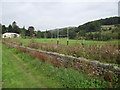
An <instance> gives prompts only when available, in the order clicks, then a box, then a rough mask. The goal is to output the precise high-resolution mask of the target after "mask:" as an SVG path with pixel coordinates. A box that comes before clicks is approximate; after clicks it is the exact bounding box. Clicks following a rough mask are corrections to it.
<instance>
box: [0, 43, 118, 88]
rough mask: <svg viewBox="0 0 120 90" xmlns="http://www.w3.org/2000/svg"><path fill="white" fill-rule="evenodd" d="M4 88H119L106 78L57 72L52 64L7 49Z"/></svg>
mask: <svg viewBox="0 0 120 90" xmlns="http://www.w3.org/2000/svg"><path fill="white" fill-rule="evenodd" d="M2 49H3V56H2V57H3V73H2V74H3V88H105V87H119V84H117V83H115V82H108V81H105V80H104V78H103V77H94V76H91V75H87V74H82V73H80V72H78V71H75V70H73V69H72V68H69V69H66V68H63V67H60V68H57V67H54V66H53V65H51V64H50V63H49V62H42V61H41V60H38V59H36V58H32V57H31V56H30V55H29V54H27V53H23V52H20V51H18V50H16V49H15V48H8V47H6V46H5V45H3V48H2Z"/></svg>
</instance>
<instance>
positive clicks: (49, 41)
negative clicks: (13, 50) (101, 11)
mask: <svg viewBox="0 0 120 90" xmlns="http://www.w3.org/2000/svg"><path fill="white" fill-rule="evenodd" d="M8 40H9V39H8ZM10 40H15V41H18V42H21V43H23V44H27V43H29V42H32V41H35V42H38V43H41V44H57V40H59V44H60V45H67V39H66V38H60V39H53V38H52V39H37V38H35V39H22V38H21V39H16V38H13V39H10ZM68 41H69V45H80V44H81V43H83V44H87V45H101V44H119V42H120V40H112V41H92V40H71V39H70V40H68Z"/></svg>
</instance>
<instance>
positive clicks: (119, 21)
mask: <svg viewBox="0 0 120 90" xmlns="http://www.w3.org/2000/svg"><path fill="white" fill-rule="evenodd" d="M103 25H104V26H105V27H107V26H108V27H107V28H104V27H102V26H103ZM1 26H2V34H3V33H6V32H11V33H18V34H20V35H21V37H23V38H29V37H30V38H34V37H35V38H58V37H59V38H66V37H67V36H69V37H68V38H69V39H85V40H111V39H120V17H110V18H106V19H100V20H95V21H91V22H87V23H85V24H83V25H80V26H78V27H66V28H60V29H54V30H48V31H47V30H46V31H40V30H36V31H35V28H34V27H33V26H29V27H28V29H26V28H25V27H23V28H20V27H19V26H18V25H17V23H16V22H15V21H14V22H13V23H12V24H10V25H9V26H8V27H6V26H5V25H1ZM67 32H69V33H67ZM58 33H59V34H58ZM67 34H68V35H67Z"/></svg>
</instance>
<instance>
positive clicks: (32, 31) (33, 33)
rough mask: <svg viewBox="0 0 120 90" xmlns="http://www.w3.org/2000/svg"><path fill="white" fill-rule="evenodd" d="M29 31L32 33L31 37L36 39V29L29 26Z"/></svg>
mask: <svg viewBox="0 0 120 90" xmlns="http://www.w3.org/2000/svg"><path fill="white" fill-rule="evenodd" d="M28 31H29V32H30V37H34V36H35V32H34V27H33V26H29V28H28Z"/></svg>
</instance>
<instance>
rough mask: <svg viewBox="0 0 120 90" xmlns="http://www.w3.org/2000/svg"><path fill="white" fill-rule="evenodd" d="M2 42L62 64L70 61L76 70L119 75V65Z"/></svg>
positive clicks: (95, 73)
mask: <svg viewBox="0 0 120 90" xmlns="http://www.w3.org/2000/svg"><path fill="white" fill-rule="evenodd" d="M4 43H5V44H7V45H8V46H10V47H14V48H16V47H21V48H25V49H27V50H29V51H37V52H39V53H42V54H46V55H48V56H50V57H54V58H56V60H58V61H59V62H66V63H64V64H65V65H64V66H66V65H68V63H70V64H71V65H70V67H74V68H77V70H79V71H87V72H88V73H93V74H94V75H104V74H105V73H106V72H108V71H112V72H114V73H115V74H117V75H118V76H120V67H117V66H113V65H110V64H105V63H101V62H99V61H91V60H89V59H86V58H82V57H79V58H77V57H73V56H68V55H64V54H59V53H55V52H47V51H42V50H37V49H33V48H29V47H24V46H19V45H15V44H12V43H7V42H4Z"/></svg>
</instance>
